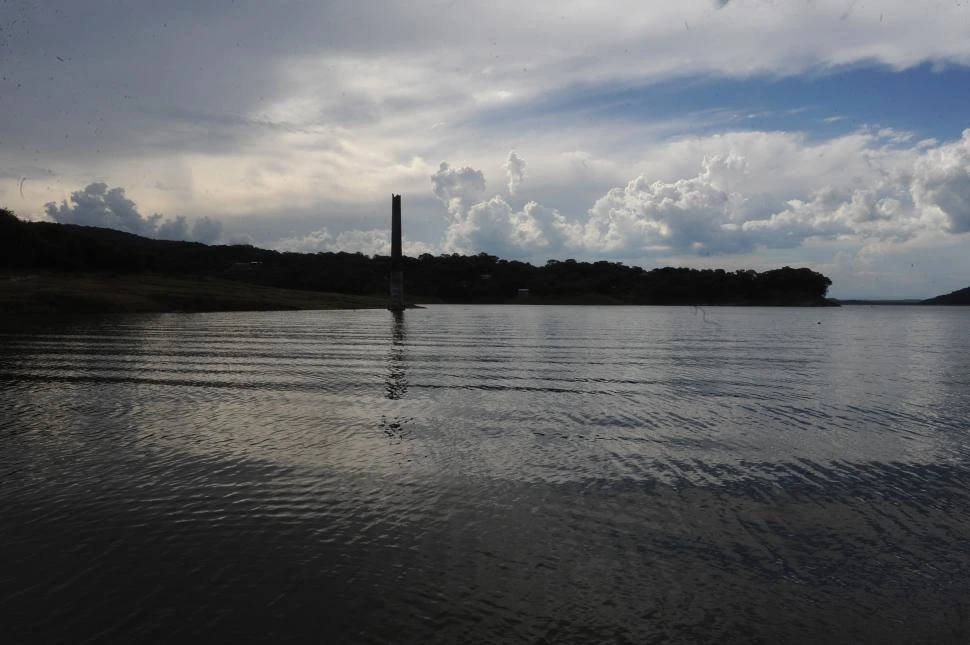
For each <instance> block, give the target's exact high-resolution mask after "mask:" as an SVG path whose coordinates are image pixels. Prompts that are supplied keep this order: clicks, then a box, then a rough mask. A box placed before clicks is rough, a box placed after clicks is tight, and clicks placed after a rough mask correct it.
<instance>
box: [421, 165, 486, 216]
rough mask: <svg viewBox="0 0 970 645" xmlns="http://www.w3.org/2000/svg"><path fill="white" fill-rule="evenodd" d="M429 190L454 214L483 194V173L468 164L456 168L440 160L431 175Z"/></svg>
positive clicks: (479, 198)
mask: <svg viewBox="0 0 970 645" xmlns="http://www.w3.org/2000/svg"><path fill="white" fill-rule="evenodd" d="M431 192H432V193H433V194H434V196H435V197H437V198H438V199H439V200H441V202H442V203H444V204H445V206H447V207H448V212H450V213H452V214H453V215H455V214H458V213H460V212H463V211H464V210H465V209H466V208H467V207H468V206H469V205H470V204H473V203H475V202H478V201H480V200H481V199H482V198H483V197H484V196H485V175H484V174H482V171H481V170H475V169H474V168H471V167H470V166H465V167H464V168H459V169H457V170H456V169H454V168H452V167H451V166H449V165H448V163H447V162H444V161H442V162H441V165H440V166H439V167H438V170H437V172H435V173H434V174H433V175H431Z"/></svg>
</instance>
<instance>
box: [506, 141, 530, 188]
mask: <svg viewBox="0 0 970 645" xmlns="http://www.w3.org/2000/svg"><path fill="white" fill-rule="evenodd" d="M505 174H506V175H507V176H508V184H507V187H508V190H509V194H510V195H514V194H515V193H516V192H517V191H518V189H519V186H520V185H521V184H522V180H523V179H525V160H524V159H522V157H520V156H519V155H518V154H516V153H515V151H514V150H513V151H512V152H510V153H509V158H508V159H506V161H505Z"/></svg>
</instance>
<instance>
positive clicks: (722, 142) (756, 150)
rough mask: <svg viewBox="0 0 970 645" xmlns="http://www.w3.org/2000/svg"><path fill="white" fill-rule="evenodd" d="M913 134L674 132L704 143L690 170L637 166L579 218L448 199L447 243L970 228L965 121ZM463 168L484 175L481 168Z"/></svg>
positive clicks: (610, 252)
mask: <svg viewBox="0 0 970 645" xmlns="http://www.w3.org/2000/svg"><path fill="white" fill-rule="evenodd" d="M911 139H912V137H911V136H909V133H905V132H897V131H895V130H890V129H886V128H883V129H879V130H873V131H863V132H860V133H853V134H851V135H846V136H844V137H841V138H838V139H834V140H830V141H827V142H822V143H815V144H807V143H805V142H804V141H803V140H800V139H799V138H798V137H793V136H792V135H789V134H787V133H778V134H776V135H775V134H772V133H745V135H744V136H741V137H732V136H720V135H719V136H714V137H709V138H707V139H705V140H702V141H701V140H698V141H695V142H687V145H686V146H685V145H682V144H681V143H677V144H674V145H672V147H671V148H670V149H668V150H667V153H668V154H674V155H676V154H681V153H683V152H684V151H685V150H687V151H691V150H695V151H696V149H701V150H706V151H707V152H706V153H705V154H704V156H703V157H702V158H701V159H700V162H699V164H698V165H699V168H698V169H697V171H696V174H693V175H688V176H686V177H681V178H673V179H654V178H651V177H650V176H648V175H647V174H646V173H644V174H641V175H639V176H638V177H636V178H634V179H633V180H631V181H629V182H628V183H627V184H626V185H622V186H617V187H614V188H612V189H610V190H608V191H607V192H606V194H604V195H603V196H601V197H600V198H598V199H596V200H595V202H594V203H593V205H592V207H590V208H589V210H588V211H587V212H586V213H585V217H580V218H577V219H574V220H572V219H569V218H568V217H566V216H565V215H563V214H562V213H560V212H559V211H558V210H555V209H551V208H548V207H545V206H542V205H540V204H539V203H537V202H534V201H532V202H529V203H527V204H526V205H525V206H524V207H522V208H521V209H517V208H515V207H514V206H513V205H512V204H510V203H509V201H508V200H507V199H505V198H503V197H501V196H495V197H492V198H490V199H482V200H481V201H479V202H476V203H472V204H469V205H467V206H462V207H455V205H454V204H455V203H454V202H450V201H448V202H445V203H446V204H447V205H449V208H450V209H451V210H452V211H453V215H454V217H453V220H452V221H451V223H450V224H449V227H448V229H447V231H446V233H445V236H444V240H443V242H442V247H443V248H444V249H445V250H448V251H460V252H467V253H477V252H480V251H487V252H493V253H498V254H499V255H505V256H508V257H539V256H540V255H546V257H551V256H553V255H555V254H557V253H563V252H569V253H576V254H579V255H581V256H587V257H590V256H592V257H603V256H612V257H649V256H651V255H653V256H658V255H670V254H676V255H678V256H681V257H683V256H685V255H687V256H689V255H694V256H704V255H725V254H738V253H747V252H751V251H755V250H758V249H768V250H771V249H792V248H796V247H800V246H803V245H804V244H806V242H808V241H809V240H840V241H847V242H851V243H854V244H857V245H871V246H879V245H885V244H887V243H891V244H900V243H905V242H908V241H910V240H913V239H914V238H918V237H920V236H921V235H934V234H939V233H941V232H942V233H950V234H959V233H965V232H970V130H967V131H965V132H964V133H963V136H962V138H961V139H960V140H959V141H956V142H952V143H948V144H937V143H936V142H929V143H927V142H925V141H921V142H919V143H917V144H911V143H910V141H911ZM666 159H667V165H668V166H669V165H671V163H672V161H671V160H672V159H673V160H674V161H673V165H674V166H676V165H677V162H676V159H675V157H669V156H668V157H667V158H666ZM446 166H447V164H443V167H446ZM695 167H696V166H695ZM810 168H815V169H816V170H817V171H818V172H817V173H816V174H815V175H812V174H811V173H809V172H808V170H809V169H810ZM464 170H465V171H466V174H468V175H469V176H474V177H475V178H476V181H480V183H479V184H478V185H479V186H481V185H484V177H483V176H482V174H481V173H480V171H475V170H473V169H471V168H466V169H464ZM432 191H433V192H436V186H435V182H434V178H432ZM436 194H437V192H436ZM443 201H444V200H443Z"/></svg>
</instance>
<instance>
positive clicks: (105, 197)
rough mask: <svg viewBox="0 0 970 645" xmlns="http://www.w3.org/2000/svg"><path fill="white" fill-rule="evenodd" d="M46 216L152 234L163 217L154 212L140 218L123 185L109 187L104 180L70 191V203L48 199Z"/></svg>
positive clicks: (58, 219) (74, 222)
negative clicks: (120, 186)
mask: <svg viewBox="0 0 970 645" xmlns="http://www.w3.org/2000/svg"><path fill="white" fill-rule="evenodd" d="M44 210H45V212H46V213H47V216H48V217H50V218H51V219H52V220H54V221H55V222H60V223H61V224H79V225H81V226H99V227H102V228H113V229H116V230H119V231H125V232H126V233H134V234H135V235H142V236H145V237H154V236H155V233H156V231H157V229H158V224H159V221H160V220H161V219H162V216H161V215H159V214H157V213H155V214H153V215H151V216H149V217H142V215H141V213H139V212H138V208H137V206H136V205H135V202H133V201H132V200H130V199H128V198H127V197H126V196H125V189H124V188H111V189H110V190H109V189H108V185H107V184H106V183H104V182H95V183H91V184H88V185H87V186H86V187H85V188H84V189H83V190H77V191H74V192H73V193H71V204H70V205H69V204H68V203H67V201H63V202H61V203H60V205H58V204H56V203H54V202H48V203H47V204H45V205H44Z"/></svg>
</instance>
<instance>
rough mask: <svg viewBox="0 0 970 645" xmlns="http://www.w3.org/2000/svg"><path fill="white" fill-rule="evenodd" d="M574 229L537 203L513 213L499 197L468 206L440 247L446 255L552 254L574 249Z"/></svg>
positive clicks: (557, 212) (563, 219) (556, 212)
mask: <svg viewBox="0 0 970 645" xmlns="http://www.w3.org/2000/svg"><path fill="white" fill-rule="evenodd" d="M576 234H577V230H576V229H575V227H574V226H571V225H570V224H569V223H568V222H567V221H566V219H565V218H564V217H563V216H562V215H561V214H560V213H559V211H557V210H555V209H550V208H545V207H543V206H540V205H539V204H538V203H536V202H529V203H527V204H526V205H525V206H524V207H523V208H522V210H519V211H516V210H515V209H513V208H512V206H510V205H509V204H508V202H506V201H505V200H504V199H503V198H502V197H501V196H498V195H496V196H495V197H492V198H491V199H489V200H486V201H482V202H479V203H477V204H474V205H472V206H471V208H469V209H468V212H467V213H463V214H460V215H459V216H458V217H457V218H456V220H455V221H454V222H452V223H451V224H450V225H449V226H448V230H447V231H446V232H445V239H444V241H443V243H442V247H443V249H444V250H445V251H447V252H459V253H478V252H480V251H483V250H487V251H489V252H491V253H496V254H498V255H500V256H502V257H509V258H523V257H532V256H535V255H536V254H540V253H542V254H550V255H555V254H557V253H559V252H561V251H563V250H564V249H567V248H570V247H572V246H573V244H572V239H573V238H574V237H575V236H576Z"/></svg>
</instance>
